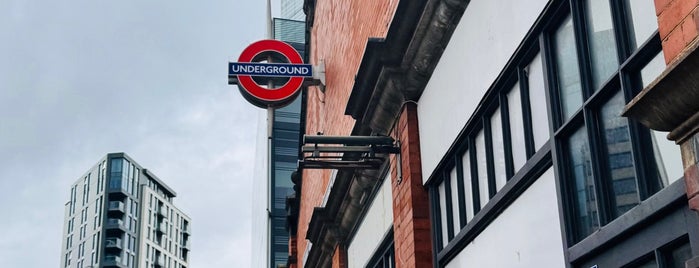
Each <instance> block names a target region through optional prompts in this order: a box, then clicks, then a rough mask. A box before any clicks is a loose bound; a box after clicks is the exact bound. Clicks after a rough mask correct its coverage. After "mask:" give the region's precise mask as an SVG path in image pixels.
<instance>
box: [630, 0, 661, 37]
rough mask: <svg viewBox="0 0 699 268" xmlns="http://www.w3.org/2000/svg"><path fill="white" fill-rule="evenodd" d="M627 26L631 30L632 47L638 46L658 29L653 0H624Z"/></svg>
mask: <svg viewBox="0 0 699 268" xmlns="http://www.w3.org/2000/svg"><path fill="white" fill-rule="evenodd" d="M624 4H625V6H626V10H627V13H628V14H629V15H630V16H629V17H628V18H627V19H628V20H629V21H630V23H629V25H630V26H631V27H629V28H630V29H629V30H631V31H632V38H631V40H632V41H635V42H634V44H633V45H634V47H635V48H638V47H639V46H640V45H641V44H643V43H644V42H645V41H646V40H648V38H649V37H650V36H651V35H652V34H653V33H654V32H655V30H656V29H658V17H657V16H656V15H655V3H654V1H653V0H624Z"/></svg>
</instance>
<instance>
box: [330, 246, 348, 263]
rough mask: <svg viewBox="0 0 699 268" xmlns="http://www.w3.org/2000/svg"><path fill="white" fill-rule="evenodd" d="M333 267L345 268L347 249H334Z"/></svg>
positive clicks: (340, 247) (338, 247)
mask: <svg viewBox="0 0 699 268" xmlns="http://www.w3.org/2000/svg"><path fill="white" fill-rule="evenodd" d="M333 267H334V268H347V248H345V247H344V246H342V245H338V246H337V247H335V253H334V254H333Z"/></svg>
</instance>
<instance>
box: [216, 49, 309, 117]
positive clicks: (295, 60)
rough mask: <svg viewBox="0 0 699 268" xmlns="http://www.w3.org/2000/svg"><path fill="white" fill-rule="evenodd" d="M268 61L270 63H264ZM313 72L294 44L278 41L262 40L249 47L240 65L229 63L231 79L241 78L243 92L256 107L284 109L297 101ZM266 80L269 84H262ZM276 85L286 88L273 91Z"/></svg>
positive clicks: (239, 81)
mask: <svg viewBox="0 0 699 268" xmlns="http://www.w3.org/2000/svg"><path fill="white" fill-rule="evenodd" d="M265 60H266V61H267V62H264V63H263V62H260V61H265ZM271 61H275V62H284V63H272V62H271ZM312 70H313V68H312V66H311V65H310V64H304V63H303V59H302V58H301V55H299V53H298V51H296V49H294V48H293V47H292V46H291V45H289V44H287V43H285V42H282V41H278V40H261V41H257V42H255V43H252V44H250V45H249V46H248V47H247V48H245V50H243V52H242V53H241V54H240V57H239V58H238V62H230V63H229V64H228V77H229V78H231V77H237V84H238V88H239V89H240V92H241V93H242V94H243V97H245V99H247V100H248V101H249V102H250V103H252V104H253V105H255V106H258V107H261V108H267V107H280V106H283V105H286V104H288V103H290V102H291V101H293V100H294V97H296V95H297V94H298V93H299V89H300V88H301V85H303V81H304V79H305V78H306V77H312V76H313V73H312ZM255 78H257V79H255ZM285 79H286V80H285ZM264 81H267V82H268V84H265V85H260V83H261V82H262V83H263V82H264ZM270 81H272V82H271V83H269V82H270ZM280 81H281V82H280ZM274 82H280V83H279V84H282V85H281V86H279V87H276V88H270V85H273V84H274ZM263 84H264V83H263Z"/></svg>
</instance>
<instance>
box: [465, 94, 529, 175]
mask: <svg viewBox="0 0 699 268" xmlns="http://www.w3.org/2000/svg"><path fill="white" fill-rule="evenodd" d="M507 108H508V110H509V112H510V118H509V120H510V138H511V142H512V163H513V166H514V171H515V172H517V171H518V170H519V169H520V168H522V166H524V163H525V162H527V150H526V149H527V146H526V142H525V138H524V119H523V117H522V116H523V114H524V112H523V111H522V96H521V95H520V89H519V83H517V84H515V86H514V87H512V89H511V90H510V92H509V93H507ZM464 163H465V162H464Z"/></svg>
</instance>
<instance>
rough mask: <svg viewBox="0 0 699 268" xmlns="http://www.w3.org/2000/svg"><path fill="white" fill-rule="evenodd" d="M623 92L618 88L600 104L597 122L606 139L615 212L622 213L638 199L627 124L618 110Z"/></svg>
mask: <svg viewBox="0 0 699 268" xmlns="http://www.w3.org/2000/svg"><path fill="white" fill-rule="evenodd" d="M624 104H625V103H624V96H623V95H622V94H621V91H619V92H617V94H616V95H614V97H613V98H611V99H610V100H609V101H608V102H607V103H606V104H605V105H604V106H603V107H602V111H601V114H600V121H601V122H600V123H601V125H602V130H603V131H604V134H603V135H602V137H603V138H604V140H605V142H606V145H607V146H606V147H607V148H606V149H607V150H606V153H607V164H608V167H607V170H606V172H607V174H606V175H607V176H609V178H610V179H611V181H612V191H613V192H612V195H613V198H612V201H614V202H615V205H614V206H615V208H616V209H615V213H616V216H619V215H621V214H624V213H625V212H626V211H628V210H629V209H631V208H633V207H634V206H636V205H637V204H638V203H639V202H640V197H639V195H638V187H637V184H636V172H635V170H634V164H633V157H632V151H631V150H632V147H631V137H630V136H629V124H628V121H627V119H626V118H625V117H620V116H619V114H620V113H621V110H623V108H624Z"/></svg>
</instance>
